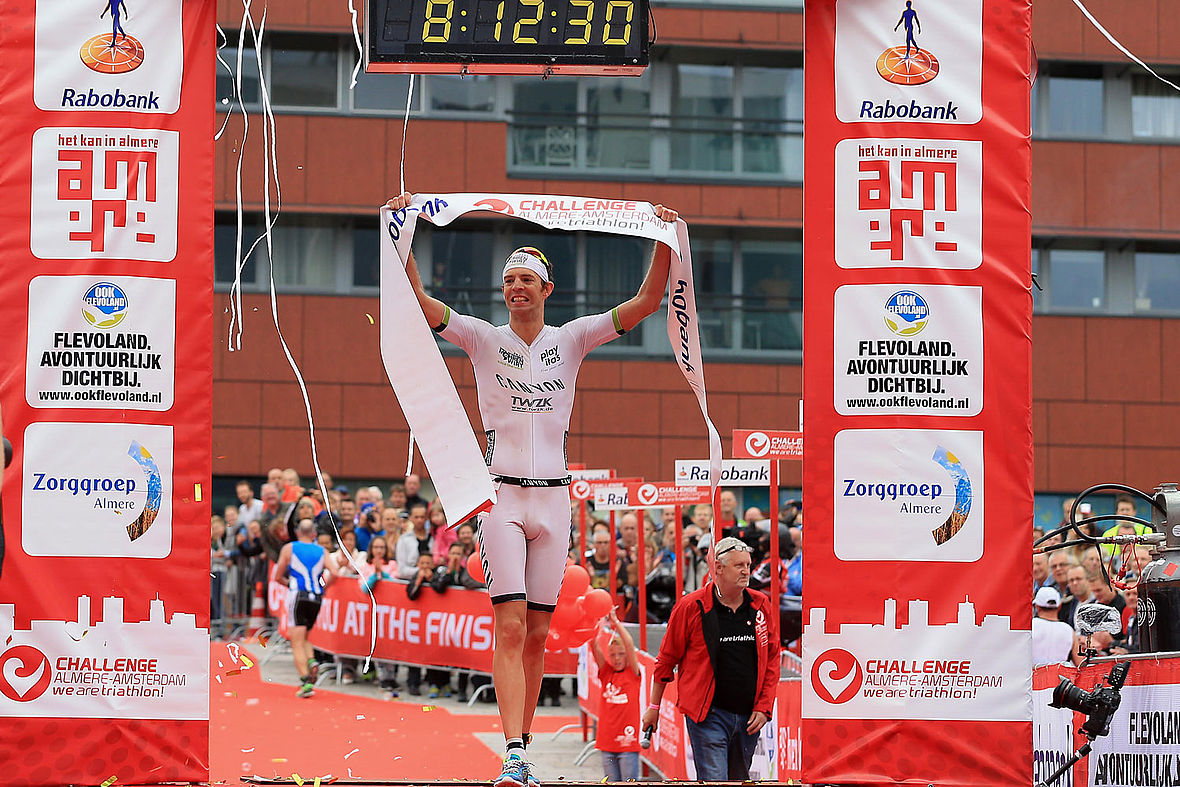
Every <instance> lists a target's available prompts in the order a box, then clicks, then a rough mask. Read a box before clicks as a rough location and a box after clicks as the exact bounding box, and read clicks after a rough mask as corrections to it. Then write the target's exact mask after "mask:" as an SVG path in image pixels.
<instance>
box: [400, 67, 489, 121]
mask: <svg viewBox="0 0 1180 787" xmlns="http://www.w3.org/2000/svg"><path fill="white" fill-rule="evenodd" d="M425 88H426V91H427V92H428V93H429V94H430V108H431V109H432V110H434V111H436V112H493V111H495V109H496V80H495V78H494V77H491V76H487V75H482V74H476V75H472V74H469V75H467V76H459V75H457V74H443V75H434V76H430V77H427V78H426V85H425ZM402 105H403V106H404V105H405V91H404V90H403V91H402Z"/></svg>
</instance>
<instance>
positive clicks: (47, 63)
mask: <svg viewBox="0 0 1180 787" xmlns="http://www.w3.org/2000/svg"><path fill="white" fill-rule="evenodd" d="M34 59H35V68H34V72H33V82H34V87H33V97H34V100H35V101H36V104H37V106H38V107H40V108H41V109H45V110H77V109H91V110H104V111H117V112H147V113H166V114H170V113H172V112H175V111H176V110H177V109H178V108H179V106H180V81H181V71H182V67H183V62H184V42H183V37H182V35H181V0H153V2H151V3H147V4H139V5H137V6H136V8H135V14H134V16H132V15H131V14H129V13H128V5H127V3H126V0H104V1H103V2H101V3H98V4H96V5H94V6H86V7H82V6H79V5H78V4H77V3H75V2H72V0H37V13H36V44H35V54H34Z"/></svg>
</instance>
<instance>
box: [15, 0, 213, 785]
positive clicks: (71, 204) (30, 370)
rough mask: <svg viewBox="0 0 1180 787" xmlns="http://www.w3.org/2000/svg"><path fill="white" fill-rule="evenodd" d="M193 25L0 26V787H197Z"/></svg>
mask: <svg viewBox="0 0 1180 787" xmlns="http://www.w3.org/2000/svg"><path fill="white" fill-rule="evenodd" d="M132 10H133V12H134V15H131V14H130V13H129V11H132ZM214 11H215V4H214V3H213V2H212V0H184V2H182V1H181V0H153V1H152V2H150V3H140V4H136V3H132V4H131V9H129V8H128V5H127V3H125V2H124V1H123V0H111V1H110V2H103V3H97V4H93V5H91V4H79V3H73V2H69V1H68V0H9V1H8V2H6V3H5V5H4V19H5V22H4V24H2V25H0V51H3V53H4V58H5V67H4V68H3V69H0V138H3V139H4V140H5V149H6V155H5V156H4V158H3V160H0V204H2V205H3V206H4V208H3V211H4V214H3V220H2V221H0V266H2V268H3V275H0V298H2V299H3V301H4V303H5V308H4V309H3V311H0V331H2V332H3V335H4V338H5V340H4V342H3V343H2V344H0V401H2V402H3V417H4V423H3V426H4V434H5V435H6V436H7V437H8V438H9V439H10V440H11V441H12V443H13V446H14V456H13V461H12V464H11V466H10V467H9V468H8V470H7V471H6V473H5V479H4V481H5V483H4V495H3V539H2V540H0V599H2V600H3V601H2V603H0V762H3V763H4V768H3V779H2V780H3V782H4V784H6V785H48V784H66V783H79V784H99V783H102V782H104V781H106V780H109V779H111V777H113V776H116V775H117V777H118V781H119V783H120V784H125V783H144V782H152V783H155V782H160V781H164V782H187V781H205V780H207V779H208V775H209V774H208V762H209V746H208V719H209V696H208V694H209V658H208V625H209V587H210V579H209V563H208V560H209V553H208V551H207V547H208V541H207V539H206V536H207V535H208V533H209V529H208V528H209V502H208V496H209V494H210V492H211V490H210V488H209V483H210V475H211V456H210V453H211V450H210V444H209V434H210V432H211V429H212V417H211V399H212V345H211V342H210V336H212V335H213V325H212V303H213V292H212V290H213V197H212V194H213V141H212V138H211V131H212V129H213V126H214V122H213V120H214V119H213V112H214V51H215V45H216V42H215V41H214ZM100 12H101V14H100ZM67 742H68V743H67Z"/></svg>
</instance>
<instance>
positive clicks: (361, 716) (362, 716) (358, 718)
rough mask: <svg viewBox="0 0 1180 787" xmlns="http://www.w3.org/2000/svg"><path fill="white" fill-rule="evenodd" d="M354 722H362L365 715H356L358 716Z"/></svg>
mask: <svg viewBox="0 0 1180 787" xmlns="http://www.w3.org/2000/svg"><path fill="white" fill-rule="evenodd" d="M356 720H357V721H364V720H365V714H363V713H358V714H357V715H356Z"/></svg>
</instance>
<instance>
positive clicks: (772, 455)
mask: <svg viewBox="0 0 1180 787" xmlns="http://www.w3.org/2000/svg"><path fill="white" fill-rule="evenodd" d="M733 455H734V457H735V458H737V459H802V458H803V433H802V432H784V431H781V430H775V429H734V430H733Z"/></svg>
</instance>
